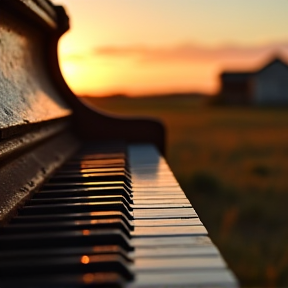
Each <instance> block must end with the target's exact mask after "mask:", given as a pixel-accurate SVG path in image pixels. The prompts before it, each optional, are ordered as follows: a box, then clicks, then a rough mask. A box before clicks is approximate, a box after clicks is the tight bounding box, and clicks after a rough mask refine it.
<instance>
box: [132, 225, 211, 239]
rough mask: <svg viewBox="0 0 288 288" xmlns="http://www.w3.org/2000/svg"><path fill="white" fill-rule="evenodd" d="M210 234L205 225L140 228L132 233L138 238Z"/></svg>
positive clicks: (136, 228)
mask: <svg viewBox="0 0 288 288" xmlns="http://www.w3.org/2000/svg"><path fill="white" fill-rule="evenodd" d="M207 234H208V232H207V230H206V228H205V227H204V226H203V225H198V226H164V227H154V228H153V229H151V227H138V226H136V227H135V228H134V231H133V232H131V235H132V237H133V238H136V237H142V238H143V237H164V236H167V237H168V236H169V237H180V236H204V235H207Z"/></svg>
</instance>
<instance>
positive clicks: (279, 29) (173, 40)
mask: <svg viewBox="0 0 288 288" xmlns="http://www.w3.org/2000/svg"><path fill="white" fill-rule="evenodd" d="M243 2H244V3H243ZM57 4H63V5H64V6H65V7H66V9H67V12H68V14H69V15H70V19H71V30H70V31H69V32H68V33H67V34H66V35H64V36H63V38H62V39H61V42H60V46H59V57H60V64H61V69H62V71H63V74H64V77H65V79H66V81H67V82H68V84H69V85H70V87H71V88H72V90H73V91H74V92H75V93H77V94H79V95H83V94H89V95H95V96H104V95H109V94H114V93H126V94H129V95H144V94H150V93H165V92H168V93H169V92H188V91H189V92H190V91H192V92H193V91H197V92H203V93H210V94H212V93H215V92H216V91H217V89H218V88H219V83H218V75H219V73H220V72H221V71H222V70H223V69H255V68H257V67H260V66H261V65H263V63H265V61H267V59H268V58H269V57H272V55H274V54H275V53H280V54H281V55H288V53H287V52H288V32H287V27H288V18H287V15H288V1H286V0H277V1H272V0H249V1H243V0H217V1H215V0H205V1H203V0H153V1H152V0H151V1H150V0H149V1H148V0H137V1H135V0H105V1H103V0H81V1H80V0H58V1H57Z"/></svg>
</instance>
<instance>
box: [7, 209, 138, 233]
mask: <svg viewBox="0 0 288 288" xmlns="http://www.w3.org/2000/svg"><path fill="white" fill-rule="evenodd" d="M114 218H118V219H121V220H122V221H123V222H124V223H125V224H126V226H127V227H129V229H130V230H133V229H134V226H133V221H132V222H131V220H129V219H128V218H127V217H126V215H125V214H124V213H122V212H121V211H94V212H90V213H86V212H84V213H66V214H46V215H18V216H16V217H14V218H13V219H12V221H11V222H10V223H12V224H13V223H26V224H29V223H47V222H48V223H50V222H56V223H57V222H61V221H71V220H73V221H76V220H79V221H81V220H90V221H91V220H97V219H114Z"/></svg>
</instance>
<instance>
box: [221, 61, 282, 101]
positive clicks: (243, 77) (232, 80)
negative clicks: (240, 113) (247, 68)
mask: <svg viewBox="0 0 288 288" xmlns="http://www.w3.org/2000/svg"><path fill="white" fill-rule="evenodd" d="M220 79H221V91H220V98H221V102H222V103H225V104H235V105H236V104H237V105H288V65H287V64H286V63H285V62H284V61H283V60H281V59H279V58H275V59H274V60H273V61H271V62H269V63H268V64H266V65H265V66H264V67H263V68H261V69H260V70H257V71H254V72H236V71H224V72H223V73H222V74H221V75H220Z"/></svg>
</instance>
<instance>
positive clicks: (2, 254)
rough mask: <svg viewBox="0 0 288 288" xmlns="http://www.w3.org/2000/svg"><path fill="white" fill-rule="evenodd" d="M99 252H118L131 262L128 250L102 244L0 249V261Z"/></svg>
mask: <svg viewBox="0 0 288 288" xmlns="http://www.w3.org/2000/svg"><path fill="white" fill-rule="evenodd" d="M101 254H118V255H121V256H122V257H123V258H125V260H126V261H128V262H132V258H131V257H130V256H129V254H128V252H127V251H125V250H124V249H122V248H121V247H120V246H117V245H106V246H104V245H102V246H88V247H68V248H67V247H61V248H53V247H52V248H51V247H45V248H44V249H24V250H5V251H0V259H1V261H5V259H10V260H11V259H13V258H14V259H20V258H25V259H27V258H39V257H41V258H42V257H57V256H79V255H88V256H90V255H101Z"/></svg>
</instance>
